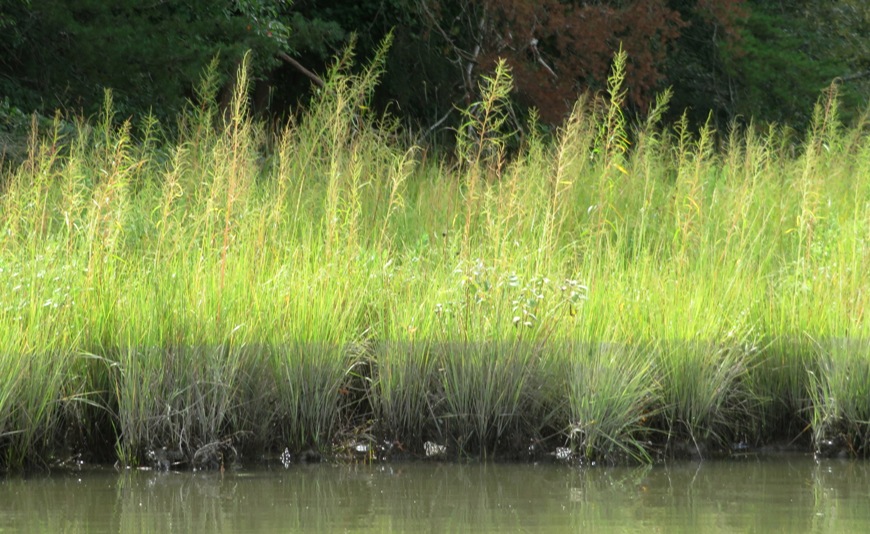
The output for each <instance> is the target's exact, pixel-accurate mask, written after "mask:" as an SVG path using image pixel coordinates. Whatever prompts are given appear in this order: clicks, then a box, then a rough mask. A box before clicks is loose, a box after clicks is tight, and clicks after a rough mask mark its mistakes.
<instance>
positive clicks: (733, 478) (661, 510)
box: [0, 457, 870, 533]
mask: <svg viewBox="0 0 870 534" xmlns="http://www.w3.org/2000/svg"><path fill="white" fill-rule="evenodd" d="M457 530H468V531H474V532H485V531H491V532H546V531H550V532H560V531H568V530H570V531H575V532H576V531H587V530H588V531H592V532H606V531H613V532H616V531H618V532H626V531H637V532H645V533H649V532H674V531H692V532H735V531H741V532H745V531H755V532H807V531H819V532H823V531H824V532H831V531H837V532H867V531H870V464H867V463H863V462H849V461H836V460H831V461H823V462H821V463H816V462H814V461H813V460H812V459H811V458H807V457H779V458H774V459H768V460H760V459H746V460H743V461H733V460H732V461H728V462H704V463H674V464H671V465H668V466H659V467H643V468H612V469H611V468H587V469H576V468H570V467H565V466H559V465H537V466H536V465H492V464H490V465H481V464H472V465H456V464H434V463H415V464H395V465H384V466H329V465H314V466H293V467H291V468H290V469H286V470H285V469H283V468H280V467H279V468H277V469H275V470H257V471H239V472H227V473H224V474H223V475H221V474H219V473H155V472H142V471H129V472H124V473H121V474H118V473H116V472H114V471H111V470H106V471H87V472H81V473H63V474H55V475H52V476H36V477H29V478H20V477H10V478H6V479H0V532H2V531H15V532H209V533H216V532H288V531H305V532H327V531H333V532H335V531H369V532H390V531H395V532H409V531H413V532H444V531H457Z"/></svg>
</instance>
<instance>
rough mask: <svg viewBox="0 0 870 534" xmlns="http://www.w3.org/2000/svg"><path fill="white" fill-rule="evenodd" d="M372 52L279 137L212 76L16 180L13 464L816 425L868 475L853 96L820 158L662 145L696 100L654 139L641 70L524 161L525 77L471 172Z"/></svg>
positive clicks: (694, 142)
mask: <svg viewBox="0 0 870 534" xmlns="http://www.w3.org/2000/svg"><path fill="white" fill-rule="evenodd" d="M351 59H352V57H351V55H350V54H348V55H346V56H344V57H342V58H340V59H339V60H337V62H336V66H335V67H334V69H333V71H332V73H331V78H330V79H331V82H330V84H329V85H328V86H327V87H326V88H324V89H323V90H322V92H321V93H320V94H319V96H318V98H316V99H315V100H314V102H313V103H312V104H311V107H310V109H309V110H308V111H307V112H305V113H304V114H302V116H301V117H300V118H298V119H296V120H294V121H291V122H290V123H288V124H287V125H286V127H285V128H284V129H283V130H282V131H280V132H278V133H277V134H275V135H272V134H268V135H267V133H266V129H265V128H264V127H262V126H261V125H259V124H257V123H255V122H254V121H253V120H252V119H251V118H250V117H249V115H248V113H247V111H246V108H245V105H246V97H245V92H244V91H245V87H246V85H247V80H246V77H245V76H246V75H245V73H244V69H243V70H242V71H241V74H240V79H239V82H240V83H239V84H237V85H238V88H239V92H238V93H237V94H236V96H235V98H234V100H233V103H232V105H231V106H230V109H228V110H226V114H223V113H222V112H220V111H219V110H217V109H216V108H215V107H214V106H213V105H212V104H211V102H213V99H214V95H215V84H216V82H215V78H214V76H213V71H210V73H207V74H206V77H205V80H204V82H203V86H202V89H201V90H200V94H199V100H198V102H197V103H196V104H195V105H194V104H192V105H191V107H190V110H189V111H188V112H187V113H185V115H184V116H183V117H182V118H181V119H180V122H179V130H180V134H179V136H178V138H177V139H173V140H172V141H168V140H166V139H164V138H163V134H162V133H161V131H160V126H159V125H158V124H156V123H155V122H154V121H145V123H144V124H142V125H138V126H137V128H136V130H137V132H141V133H138V134H137V135H136V137H135V139H134V137H133V134H132V133H131V132H132V131H133V127H132V126H131V125H129V124H127V123H123V122H121V121H119V118H118V117H115V116H114V114H113V111H112V104H111V97H110V95H107V102H106V105H105V111H104V113H103V115H102V116H101V117H99V118H97V119H95V120H94V121H93V122H79V123H77V125H76V130H75V131H76V133H75V135H73V136H72V137H65V136H64V135H63V134H62V132H63V131H65V130H64V129H62V128H61V127H60V123H58V125H57V127H56V128H55V130H54V131H52V132H34V135H33V138H32V139H31V141H30V145H31V146H30V155H29V157H28V159H27V161H26V162H25V163H24V164H22V165H21V166H20V167H19V168H17V169H13V170H9V171H8V172H7V173H6V174H5V175H3V176H2V178H0V186H2V190H0V451H2V453H3V460H2V462H3V464H4V465H7V466H13V465H19V464H22V463H26V462H28V461H34V460H37V459H44V460H47V459H48V458H49V457H50V455H51V454H52V451H53V450H55V449H56V448H57V445H58V443H60V442H62V441H63V436H62V434H63V433H64V432H65V431H66V429H67V428H68V427H69V426H70V425H80V426H83V427H88V425H93V424H99V425H103V426H105V427H106V428H107V429H108V430H105V429H104V430H103V431H101V432H93V431H90V430H89V431H87V432H81V434H82V435H83V436H84V438H83V439H85V440H87V439H98V438H97V436H103V438H104V437H105V436H106V435H111V436H114V439H115V442H114V443H109V444H105V443H87V444H85V445H84V446H90V447H103V448H107V449H109V450H114V451H115V454H116V455H117V456H118V457H119V459H120V460H122V461H123V462H124V463H127V464H135V463H139V462H142V461H145V459H146V456H147V452H148V451H153V450H155V449H157V448H161V447H166V448H167V449H171V450H173V451H179V453H180V457H182V458H184V459H185V460H184V461H185V462H186V464H188V465H201V466H209V465H215V462H221V463H222V462H224V461H232V460H233V459H234V458H235V456H236V455H237V453H238V451H239V450H241V449H243V448H244V447H248V446H254V445H257V446H261V447H266V448H272V449H276V450H281V449H283V448H284V447H289V448H290V449H292V450H294V451H301V450H304V449H307V448H314V449H317V450H319V451H321V452H328V451H329V450H330V448H331V447H332V446H333V445H335V443H337V442H338V441H340V440H339V439H338V438H339V437H340V435H341V434H342V433H350V432H356V433H365V434H367V435H370V436H373V437H376V438H377V439H386V440H388V441H391V442H394V443H400V444H403V446H405V447H406V449H407V450H411V451H417V452H416V453H417V454H422V452H421V450H420V446H421V445H422V443H423V442H424V441H427V440H431V441H434V442H437V443H443V444H445V445H447V447H448V450H449V451H450V454H454V455H470V454H479V453H483V454H486V455H490V454H498V453H501V452H513V453H515V452H517V450H524V448H525V447H527V446H528V445H529V444H536V447H538V449H537V450H541V448H543V449H545V450H552V449H553V448H555V447H556V446H568V447H570V448H572V449H573V451H574V453H575V454H577V455H580V456H583V457H586V458H590V459H611V460H618V459H621V458H634V459H639V460H642V461H647V460H650V459H652V458H654V457H657V455H658V453H659V452H664V453H667V452H668V451H679V450H683V449H684V448H685V446H686V445H687V444H688V445H689V447H688V448H689V449H693V450H695V451H696V453H699V454H702V455H703V454H707V451H713V450H722V449H727V448H728V446H729V445H730V444H732V443H736V442H738V441H742V442H750V443H762V442H764V441H769V440H786V441H789V440H792V439H795V438H800V437H801V436H802V435H806V436H809V435H810V434H812V435H813V439H814V440H815V443H816V446H819V445H820V444H822V443H827V442H831V441H837V440H838V441H839V442H842V443H844V444H847V445H848V449H849V450H850V451H854V452H855V453H856V454H865V453H866V451H867V443H868V439H870V433H868V432H867V430H866V428H867V420H868V417H870V416H868V413H867V410H866V406H865V404H866V402H863V403H862V400H861V399H864V398H866V392H867V388H868V387H870V386H868V375H867V372H866V370H867V369H866V367H867V365H866V359H867V352H866V346H865V345H866V342H862V341H861V340H866V339H868V337H870V336H868V317H867V313H865V312H866V310H867V306H868V300H870V293H868V291H867V288H868V287H870V277H868V274H867V273H868V272H870V252H868V251H870V247H868V238H870V184H868V182H867V180H866V176H870V143H868V142H867V134H866V126H865V125H864V124H863V123H861V124H858V125H856V126H854V127H853V128H849V129H847V128H844V127H843V126H841V125H839V123H838V122H837V117H836V99H835V98H834V97H833V96H832V97H831V98H829V99H823V100H822V101H821V102H820V104H819V105H818V106H817V110H816V120H815V123H814V127H813V129H812V130H811V131H810V132H809V133H808V135H807V138H806V139H805V140H800V139H797V138H796V137H795V135H794V134H792V133H790V132H789V131H788V130H787V129H785V128H770V129H768V130H766V131H759V130H758V129H757V128H756V127H754V126H749V127H747V128H738V127H736V126H735V127H734V128H733V129H732V130H731V131H728V132H714V131H713V130H712V128H711V127H709V126H701V127H700V130H699V131H698V132H697V133H692V132H691V127H690V125H688V124H686V123H685V122H682V123H679V124H677V125H676V126H675V127H674V128H663V127H661V126H660V125H659V124H658V122H657V120H658V117H660V116H661V114H662V113H663V111H664V109H665V108H666V106H667V99H668V94H667V93H665V94H663V95H662V96H661V97H660V98H659V100H658V101H657V102H656V104H655V106H654V107H653V109H652V110H651V113H650V114H649V119H648V121H647V122H646V123H644V124H639V125H637V126H636V127H634V128H631V127H629V126H628V125H627V123H626V121H625V119H624V118H623V117H622V114H621V111H620V108H619V105H618V104H619V101H620V98H621V95H622V88H621V80H622V69H623V68H624V61H625V58H624V56H621V55H620V56H618V58H617V61H616V67H615V71H614V75H613V76H612V78H611V80H610V84H611V85H610V90H609V92H608V93H609V99H608V100H606V101H605V100H601V99H596V98H592V97H584V98H582V99H581V100H580V101H579V102H578V103H577V105H576V106H575V108H574V111H573V113H572V115H571V116H570V118H569V119H567V121H566V123H565V125H564V126H563V127H562V128H561V129H560V130H558V131H557V132H556V133H555V134H554V136H553V138H552V139H547V138H545V136H544V135H543V134H542V133H541V131H540V127H539V126H538V125H537V123H536V120H535V117H534V115H533V116H532V120H531V122H530V124H528V125H525V126H524V131H525V137H524V140H523V143H522V145H521V148H520V149H519V150H518V151H517V152H515V153H511V154H508V153H507V148H506V147H507V146H508V141H509V140H510V139H511V138H512V136H514V135H516V132H515V131H514V129H513V127H512V126H509V125H508V122H507V121H508V118H509V114H508V113H507V109H508V108H507V107H506V106H507V101H506V98H507V97H508V95H509V93H510V71H509V69H507V67H506V66H504V65H500V66H499V67H498V69H497V70H496V72H495V73H493V75H492V76H490V77H489V78H487V79H486V80H484V81H483V82H482V84H481V90H482V93H483V98H482V100H481V102H479V103H477V104H475V105H473V106H471V107H470V108H469V109H468V110H466V113H465V114H464V115H463V117H464V124H463V126H462V128H461V129H460V130H459V132H458V144H457V146H458V150H457V153H456V154H455V157H452V158H445V159H444V160H442V161H437V162H433V161H431V158H430V159H427V160H426V161H425V162H424V161H423V160H422V159H421V154H422V152H421V151H419V150H418V149H416V148H415V147H410V146H405V145H404V144H403V143H402V142H400V140H399V139H400V136H399V129H398V127H397V125H396V124H395V122H394V121H391V120H390V119H389V118H378V117H374V116H373V115H372V114H371V113H370V112H369V111H368V110H369V106H368V99H369V96H370V94H371V91H372V88H373V87H374V85H375V84H376V82H377V78H378V75H379V73H380V69H381V68H382V65H383V58H382V57H379V58H378V59H376V60H375V62H374V63H373V64H372V65H371V66H370V67H369V68H367V69H363V70H362V72H361V73H359V74H352V73H351V71H350V70H349V69H348V65H349V63H350V61H351ZM838 340H842V342H840V341H838ZM862 343H864V344H863V345H862ZM97 421H99V423H96V422H97ZM88 428H90V427H88ZM808 428H812V432H807V431H806V430H807V429H808ZM363 430H364V432H363ZM802 432H803V434H802ZM374 434H377V436H374ZM89 436H90V437H89ZM373 439H374V438H373ZM681 447H682V448H681ZM547 448H549V449H547Z"/></svg>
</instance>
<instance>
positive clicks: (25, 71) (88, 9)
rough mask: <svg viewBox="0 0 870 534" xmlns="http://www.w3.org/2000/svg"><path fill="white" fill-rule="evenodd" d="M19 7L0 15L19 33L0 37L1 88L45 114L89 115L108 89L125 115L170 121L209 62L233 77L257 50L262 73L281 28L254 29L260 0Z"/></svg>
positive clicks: (68, 1) (95, 1)
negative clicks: (217, 62) (69, 112)
mask: <svg viewBox="0 0 870 534" xmlns="http://www.w3.org/2000/svg"><path fill="white" fill-rule="evenodd" d="M15 4H16V3H15V2H5V3H4V4H2V6H3V9H2V10H0V13H2V15H3V16H2V17H0V21H3V22H2V23H3V24H5V25H6V26H7V28H8V27H10V26H11V27H14V28H15V30H16V31H15V32H14V33H13V34H12V36H11V37H10V36H9V34H8V33H7V34H6V36H5V37H4V38H2V40H0V46H2V47H3V52H4V58H5V60H4V61H3V63H2V64H0V90H2V91H3V92H4V93H6V94H9V95H13V97H14V98H15V99H16V101H17V102H18V103H19V105H20V106H22V107H25V108H26V109H35V110H40V111H43V112H46V113H50V112H51V110H53V109H55V108H58V107H60V108H65V109H71V110H75V111H84V112H85V113H93V112H94V111H96V109H98V108H99V106H100V105H101V102H102V98H103V95H102V94H103V89H104V88H106V87H111V88H112V89H113V90H114V93H115V103H116V106H117V111H118V112H119V114H120V115H121V116H128V115H133V114H139V113H144V112H147V111H148V110H153V112H154V113H155V114H156V115H158V116H162V117H167V118H168V117H174V115H175V113H176V112H177V110H178V109H180V107H181V106H182V105H183V104H184V102H185V100H186V98H188V97H190V96H191V95H192V89H193V87H194V86H195V84H196V83H197V82H198V80H199V77H200V75H201V73H202V71H203V69H204V68H205V66H206V65H207V64H208V63H209V61H210V60H211V59H212V58H213V57H215V56H218V57H220V58H221V59H222V60H223V61H222V64H223V75H224V76H225V77H229V76H230V75H231V70H232V67H233V66H234V65H235V61H236V60H237V58H240V57H241V56H242V54H243V53H244V52H245V50H247V49H249V48H250V49H253V50H255V51H256V52H257V58H258V61H257V62H256V63H255V65H256V68H258V69H260V70H261V71H262V70H265V69H267V68H270V67H271V66H272V65H274V63H275V59H274V57H275V53H276V51H277V50H279V49H280V46H281V45H280V43H281V39H275V38H272V35H273V34H274V32H277V31H279V30H280V27H278V26H273V27H271V29H267V31H260V30H261V29H262V28H261V27H260V25H259V24H258V23H259V22H260V20H259V19H257V15H260V14H264V13H265V14H268V9H267V8H268V7H269V3H268V2H266V1H265V0H263V1H259V2H258V1H256V0H249V1H247V2H241V1H240V2H235V1H233V0H184V1H182V0H165V1H161V2H140V1H137V0H116V1H114V2H103V1H102V0H57V1H53V2H33V3H18V5H17V6H16V5H15ZM10 6H12V7H10Z"/></svg>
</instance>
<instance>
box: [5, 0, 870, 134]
mask: <svg viewBox="0 0 870 534" xmlns="http://www.w3.org/2000/svg"><path fill="white" fill-rule="evenodd" d="M390 31H393V32H394V35H395V40H396V45H395V46H394V47H393V48H392V50H391V51H390V53H389V54H388V57H387V71H386V73H385V75H384V76H383V77H382V81H381V84H380V85H379V87H378V89H377V90H376V93H375V98H374V99H373V100H372V104H374V105H376V106H377V107H379V108H380V109H385V108H389V109H390V110H391V112H392V113H393V114H394V115H396V116H398V117H400V118H401V119H402V120H403V121H405V122H407V123H410V124H414V125H417V126H419V127H420V130H421V132H425V133H427V139H426V141H427V142H431V141H436V140H441V139H444V140H446V141H450V136H449V131H450V130H446V129H445V128H448V127H455V126H456V125H457V124H458V122H459V120H460V117H459V114H458V113H456V112H455V109H456V108H457V107H458V108H465V107H467V106H468V105H469V104H470V103H471V102H474V101H477V100H479V99H480V95H479V91H478V85H477V80H478V78H479V77H480V76H481V75H483V74H486V73H489V72H492V70H493V69H494V67H495V65H496V63H497V62H498V61H499V59H500V58H503V59H504V60H505V61H507V64H508V66H510V67H511V69H512V72H513V73H514V85H515V88H514V91H513V92H512V100H513V101H514V103H515V104H518V105H519V107H518V109H519V110H522V109H524V108H525V107H527V106H534V107H535V108H537V110H538V111H539V115H540V117H541V119H542V122H545V123H548V124H550V125H553V126H558V125H559V124H561V123H562V121H563V120H564V119H565V118H566V117H567V116H568V115H569V114H570V112H571V106H572V105H573V102H574V101H575V100H576V98H577V95H578V94H580V93H583V92H586V91H591V92H595V91H604V90H605V89H606V84H607V76H608V73H609V72H610V68H611V62H612V57H613V53H614V52H615V50H616V49H618V48H619V47H620V45H621V46H622V47H623V48H624V49H625V50H626V52H628V55H629V62H628V64H627V65H626V80H625V84H626V85H625V87H626V89H627V91H628V98H627V99H626V106H627V110H628V111H629V112H630V114H632V115H633V116H643V115H644V114H645V113H646V111H647V110H648V108H649V104H650V103H651V102H652V101H653V100H654V98H655V95H656V94H658V93H659V92H661V91H663V90H665V89H666V88H668V87H673V88H674V89H673V95H672V102H671V104H672V105H671V106H670V110H672V111H670V112H669V114H668V115H666V117H665V121H666V122H673V121H675V120H678V119H679V117H680V116H681V115H682V113H683V110H687V111H688V114H689V118H690V120H691V121H692V123H693V124H703V123H704V121H705V120H706V119H707V117H708V115H709V114H710V113H711V112H712V116H713V120H714V125H715V126H716V127H717V128H719V129H722V130H724V129H725V128H727V126H728V124H729V123H730V121H732V120H734V119H735V118H740V119H741V120H745V121H748V120H749V118H750V117H752V118H753V119H754V120H755V121H757V122H760V123H761V122H767V121H777V122H779V123H787V124H789V125H790V126H792V127H793V128H798V129H803V128H804V127H806V126H807V125H808V124H809V121H810V113H809V111H810V110H809V109H808V107H809V106H808V104H807V102H812V101H814V100H815V99H816V98H817V97H818V95H819V91H821V90H822V89H824V88H825V87H827V86H829V85H830V83H831V82H832V80H834V79H835V78H837V79H839V80H840V81H841V88H840V93H841V104H842V109H843V111H844V113H843V114H842V115H844V116H845V117H846V118H848V119H850V120H851V119H854V118H856V116H857V115H859V114H860V113H861V112H862V111H863V109H864V107H865V106H866V103H867V98H868V96H870V45H868V44H867V39H866V36H867V35H868V34H870V6H868V4H867V2H864V1H863V0H836V1H831V0H779V1H777V2H769V1H763V0H597V1H580V0H543V1H539V2H528V1H526V0H473V1H464V0H463V1H456V0H362V1H360V0H333V1H330V2H322V1H317V0H296V1H295V2H292V3H291V2H288V1H285V0H185V1H180V0H164V1H160V2H150V3H147V2H146V3H144V4H143V3H142V2H138V1H135V0H118V1H114V2H110V3H109V2H99V1H94V0H88V1H82V0H55V1H52V2H33V1H31V0H0V136H2V129H3V124H2V123H3V122H5V121H4V120H3V119H4V118H5V115H7V114H5V113H3V105H4V104H2V102H3V101H4V99H5V100H6V104H5V106H6V107H11V108H14V109H19V110H22V111H23V112H24V113H25V114H28V115H29V114H30V113H31V112H32V111H34V110H36V111H38V112H40V113H42V114H43V115H46V116H49V117H51V116H52V115H53V114H54V110H55V109H58V108H60V109H62V110H64V111H65V112H66V113H68V114H70V115H77V114H81V113H83V114H84V115H91V114H96V113H97V112H98V111H99V109H100V106H101V104H102V92H103V89H104V88H106V87H110V88H112V89H113V90H114V95H115V108H114V109H115V112H116V113H117V114H118V116H119V117H122V118H127V117H141V116H143V115H146V114H148V113H149V112H151V113H152V114H154V115H155V116H157V117H158V118H160V119H162V120H163V121H164V123H165V124H166V125H171V124H172V122H173V121H174V117H175V116H176V114H177V113H178V112H179V111H180V110H181V108H182V107H183V105H184V102H185V101H186V100H187V99H189V98H191V97H192V96H193V91H194V88H195V86H196V83H197V79H198V76H199V73H200V72H202V70H203V69H204V68H205V67H206V65H207V64H208V63H209V61H210V60H211V59H212V58H214V57H219V58H220V59H221V67H220V69H219V74H220V79H221V85H222V87H223V90H222V91H221V93H222V94H221V95H219V97H220V99H221V100H222V101H223V103H224V104H227V103H228V102H229V98H230V96H231V94H232V83H231V82H232V79H233V73H234V72H235V70H236V67H237V65H238V62H239V61H240V60H241V58H242V55H243V54H244V52H245V50H249V49H251V50H253V51H254V57H253V58H252V62H251V66H252V76H253V78H254V79H255V80H256V81H257V83H256V84H255V88H254V91H253V92H254V98H253V100H254V107H255V108H256V109H257V110H259V111H260V112H265V113H268V114H269V115H271V116H279V117H280V116H283V115H285V114H286V113H287V112H288V109H290V108H291V107H293V106H295V105H296V104H297V103H298V102H299V101H307V99H308V98H309V97H310V96H311V92H312V91H311V89H312V87H313V86H316V85H317V83H318V81H321V82H322V80H320V78H319V75H322V74H323V73H324V72H325V70H326V68H327V66H328V64H329V61H330V58H331V57H332V56H333V55H335V54H336V53H339V52H340V51H341V50H342V49H343V48H344V47H345V46H346V45H347V44H348V42H349V41H350V40H351V39H352V36H353V35H356V42H357V46H356V48H357V51H358V53H359V54H360V56H361V57H362V58H363V59H364V60H368V59H369V58H370V57H371V56H372V55H373V54H374V53H375V51H376V50H377V47H378V43H380V42H381V40H382V39H383V38H384V37H385V36H386V35H387V34H388V33H389V32H390ZM520 115H522V113H520ZM514 123H515V124H514V127H516V128H519V127H522V125H523V120H522V119H515V120H514ZM437 134H441V135H437ZM4 140H5V139H3V138H2V137H0V144H6V143H3V141H4Z"/></svg>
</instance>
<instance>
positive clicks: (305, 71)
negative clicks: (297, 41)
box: [278, 51, 326, 89]
mask: <svg viewBox="0 0 870 534" xmlns="http://www.w3.org/2000/svg"><path fill="white" fill-rule="evenodd" d="M278 57H279V58H281V59H283V60H284V61H286V62H287V63H289V64H290V65H291V66H292V67H293V68H294V69H296V70H298V71H299V72H301V73H302V74H304V75H305V76H307V77H308V78H309V79H310V80H311V81H312V82H314V85H316V86H317V87H320V88H321V89H322V88H323V87H324V86H325V85H326V84H325V83H323V80H321V79H320V76H318V75H316V74H314V73H313V72H311V71H310V70H308V69H306V68H305V67H303V66H302V64H301V63H299V62H298V61H296V60H295V59H293V58H292V57H290V55H289V54H287V53H286V52H283V51H279V52H278Z"/></svg>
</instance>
